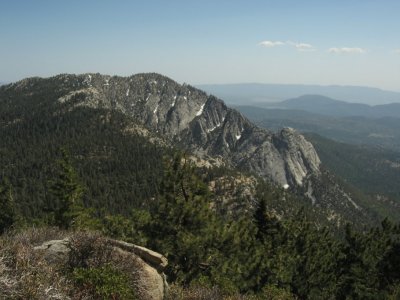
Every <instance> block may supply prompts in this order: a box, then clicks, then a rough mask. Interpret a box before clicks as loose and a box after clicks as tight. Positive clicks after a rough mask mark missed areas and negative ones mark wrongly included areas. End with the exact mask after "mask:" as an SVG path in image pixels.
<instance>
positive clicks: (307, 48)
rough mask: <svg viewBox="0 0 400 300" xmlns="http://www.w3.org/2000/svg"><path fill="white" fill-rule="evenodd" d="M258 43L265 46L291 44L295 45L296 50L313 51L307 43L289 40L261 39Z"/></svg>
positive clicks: (312, 47)
mask: <svg viewBox="0 0 400 300" xmlns="http://www.w3.org/2000/svg"><path fill="white" fill-rule="evenodd" d="M259 45H261V46H264V47H266V48H272V47H276V46H284V45H288V46H293V47H295V48H296V49H297V50H298V51H315V48H314V46H312V45H310V44H307V43H295V42H291V41H287V42H281V41H262V42H261V43H259Z"/></svg>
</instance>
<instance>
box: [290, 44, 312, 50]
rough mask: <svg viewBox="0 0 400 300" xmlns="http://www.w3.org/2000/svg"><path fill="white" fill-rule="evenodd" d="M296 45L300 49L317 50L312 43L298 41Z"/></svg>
mask: <svg viewBox="0 0 400 300" xmlns="http://www.w3.org/2000/svg"><path fill="white" fill-rule="evenodd" d="M294 47H295V48H296V49H297V50H299V51H315V48H314V47H313V46H312V45H310V44H306V43H298V44H295V45H294Z"/></svg>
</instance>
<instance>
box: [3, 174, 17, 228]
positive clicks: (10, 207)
mask: <svg viewBox="0 0 400 300" xmlns="http://www.w3.org/2000/svg"><path fill="white" fill-rule="evenodd" d="M15 221H16V213H15V207H14V199H13V194H12V188H11V186H10V183H9V182H8V181H5V182H4V183H1V182H0V234H2V233H3V232H4V231H6V230H7V229H9V228H10V227H11V226H12V225H13V224H14V222H15Z"/></svg>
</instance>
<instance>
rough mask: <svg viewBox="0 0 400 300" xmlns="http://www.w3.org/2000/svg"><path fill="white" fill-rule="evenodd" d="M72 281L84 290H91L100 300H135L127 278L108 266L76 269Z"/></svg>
mask: <svg viewBox="0 0 400 300" xmlns="http://www.w3.org/2000/svg"><path fill="white" fill-rule="evenodd" d="M72 278H73V280H74V281H75V282H76V283H77V284H78V285H81V286H82V288H84V289H89V290H93V291H94V294H95V295H96V296H97V297H99V298H101V299H127V300H128V299H137V298H136V297H135V293H134V290H133V288H132V283H131V282H130V281H129V277H127V276H126V275H125V274H123V273H122V272H121V271H118V270H116V269H114V268H112V267H111V266H109V265H106V266H103V267H98V268H88V269H85V268H76V269H74V270H73V273H72Z"/></svg>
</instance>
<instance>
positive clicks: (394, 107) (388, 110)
mask: <svg viewBox="0 0 400 300" xmlns="http://www.w3.org/2000/svg"><path fill="white" fill-rule="evenodd" d="M265 107H273V108H282V109H296V110H303V111H307V112H310V113H318V114H322V115H328V116H333V117H351V116H362V117H368V118H382V117H397V118H400V103H388V104H379V105H368V104H362V103H350V102H346V101H341V100H336V99H332V98H330V97H326V96H322V95H302V96H300V97H297V98H291V99H287V100H284V101H282V102H276V103H270V104H268V105H265Z"/></svg>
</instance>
